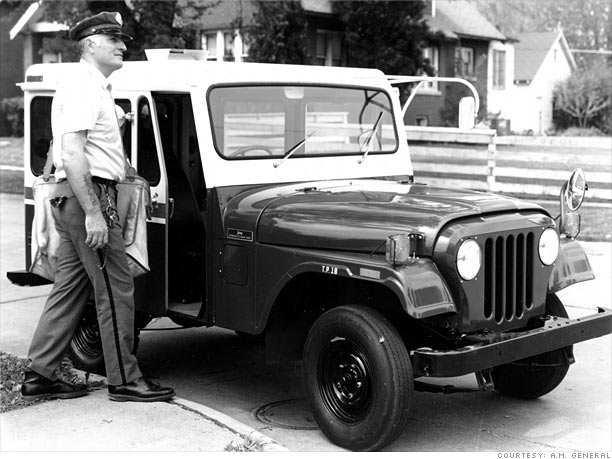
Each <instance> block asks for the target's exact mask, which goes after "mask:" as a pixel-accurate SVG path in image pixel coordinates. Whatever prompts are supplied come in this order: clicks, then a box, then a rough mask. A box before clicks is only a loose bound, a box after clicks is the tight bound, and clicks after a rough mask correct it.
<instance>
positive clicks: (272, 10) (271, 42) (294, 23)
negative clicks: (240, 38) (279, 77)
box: [247, 0, 308, 64]
mask: <svg viewBox="0 0 612 459" xmlns="http://www.w3.org/2000/svg"><path fill="white" fill-rule="evenodd" d="M306 27H307V22H306V15H305V13H304V8H302V4H301V2H299V1H281V2H276V1H265V0H264V1H257V10H256V13H255V14H254V17H253V25H252V26H251V27H249V28H248V30H247V43H248V45H249V60H252V61H255V62H267V63H277V64H308V53H307V41H306Z"/></svg>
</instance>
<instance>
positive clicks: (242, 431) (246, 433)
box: [72, 369, 290, 452]
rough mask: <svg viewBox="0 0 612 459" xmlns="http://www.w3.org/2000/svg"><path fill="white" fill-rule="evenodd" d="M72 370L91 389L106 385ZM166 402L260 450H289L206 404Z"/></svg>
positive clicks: (103, 380)
mask: <svg viewBox="0 0 612 459" xmlns="http://www.w3.org/2000/svg"><path fill="white" fill-rule="evenodd" d="M72 371H73V372H75V373H76V374H78V375H79V376H80V377H81V378H83V379H85V380H86V381H87V384H88V386H90V387H91V388H92V389H93V390H98V389H103V388H106V387H107V382H106V378H105V377H104V376H99V375H96V374H93V373H89V374H88V375H87V376H85V372H83V371H82V370H77V369H72ZM166 403H169V404H171V405H176V406H178V407H179V408H181V409H183V410H186V411H190V412H191V413H195V414H197V415H199V416H201V417H203V418H205V419H206V420H208V421H210V422H212V423H214V424H216V425H217V426H219V427H222V428H224V429H227V430H229V431H230V432H232V433H234V434H236V435H238V436H240V437H241V438H242V439H243V440H247V439H249V440H252V441H254V442H256V443H258V444H259V445H260V447H261V449H262V452H281V451H285V452H289V451H290V450H289V449H287V448H286V447H285V446H283V445H281V444H280V443H278V442H277V441H275V440H273V439H272V438H270V437H268V436H266V435H264V434H262V433H261V432H259V431H258V430H256V429H253V428H252V427H249V426H247V425H246V424H243V423H242V422H240V421H237V420H236V419H234V418H232V417H230V416H228V415H226V414H223V413H221V412H220V411H217V410H214V409H212V408H210V407H208V406H205V405H201V404H200V403H196V402H192V401H190V400H185V399H184V398H180V397H176V396H175V397H173V398H172V399H170V400H168V401H167V402H166Z"/></svg>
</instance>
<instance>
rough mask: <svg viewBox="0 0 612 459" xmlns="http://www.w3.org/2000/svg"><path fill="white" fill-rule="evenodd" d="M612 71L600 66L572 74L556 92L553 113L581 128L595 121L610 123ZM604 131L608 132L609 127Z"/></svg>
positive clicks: (602, 65) (603, 65)
mask: <svg viewBox="0 0 612 459" xmlns="http://www.w3.org/2000/svg"><path fill="white" fill-rule="evenodd" d="M611 70H612V69H611V68H610V67H609V66H607V65H605V64H599V65H596V66H594V67H592V68H588V69H583V70H579V71H577V72H575V73H574V74H573V75H572V76H570V77H569V78H568V79H567V80H566V81H564V82H563V83H560V84H559V85H557V87H556V88H555V96H554V97H555V109H557V110H560V111H562V112H564V113H566V114H567V115H569V116H570V117H572V118H573V119H574V120H575V121H576V122H577V124H578V126H579V127H581V128H586V127H587V126H591V125H593V121H594V120H604V122H605V120H607V121H608V122H609V120H610V110H611V109H612V80H610V71H611ZM602 127H604V126H602ZM604 129H605V127H604ZM607 130H608V132H609V130H610V127H609V126H607Z"/></svg>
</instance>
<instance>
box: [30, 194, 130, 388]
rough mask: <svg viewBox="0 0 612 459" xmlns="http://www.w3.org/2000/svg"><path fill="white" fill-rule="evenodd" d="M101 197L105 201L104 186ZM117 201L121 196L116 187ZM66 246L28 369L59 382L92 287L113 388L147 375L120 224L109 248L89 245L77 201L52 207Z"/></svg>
mask: <svg viewBox="0 0 612 459" xmlns="http://www.w3.org/2000/svg"><path fill="white" fill-rule="evenodd" d="M94 187H95V188H97V189H98V190H99V198H100V201H101V202H104V193H102V187H101V186H99V185H94ZM109 193H110V194H112V198H113V200H114V199H116V192H115V191H114V190H113V189H112V188H111V189H109ZM53 216H54V218H55V222H56V227H57V230H58V232H59V234H60V238H61V242H60V248H59V257H58V263H57V271H56V272H55V281H54V284H53V288H52V290H51V293H50V295H49V298H48V299H47V303H46V304H45V307H44V309H43V312H42V315H41V317H40V320H39V323H38V326H37V328H36V331H35V332H34V337H33V338H32V343H31V345H30V350H29V353H28V358H29V359H30V364H29V368H30V369H31V370H33V371H35V372H36V373H38V374H41V375H42V376H44V377H46V378H48V379H51V380H55V379H57V376H56V375H55V370H56V369H57V368H58V367H59V365H60V363H61V360H62V358H63V357H64V355H65V353H66V351H67V349H68V346H69V344H70V340H71V339H72V336H73V335H74V332H75V330H76V328H77V327H78V324H79V321H80V319H81V317H82V315H83V312H84V310H85V306H86V304H87V300H88V298H89V296H90V294H91V289H92V287H93V291H94V296H95V301H96V310H97V316H98V324H99V326H100V336H101V340H102V348H103V351H104V362H105V365H106V376H107V380H108V384H110V385H121V384H127V383H129V382H132V381H134V380H135V379H137V378H139V377H141V376H142V373H141V372H140V369H139V368H138V362H137V360H136V357H135V356H134V355H132V350H133V347H134V283H133V279H132V277H131V275H130V272H129V269H128V265H127V258H126V255H125V246H124V242H123V238H122V235H121V229H120V227H119V226H118V225H116V226H115V227H114V228H111V229H109V241H108V244H107V245H106V247H105V248H103V249H100V250H99V251H95V250H93V249H91V248H90V247H88V246H87V245H86V244H85V239H86V236H87V233H86V231H85V213H84V212H83V210H82V208H81V205H80V204H79V202H78V201H77V199H76V197H70V198H68V199H66V200H65V201H64V202H63V203H62V204H61V206H59V207H58V208H53Z"/></svg>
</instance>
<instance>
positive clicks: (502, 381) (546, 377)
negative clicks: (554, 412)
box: [492, 294, 573, 399]
mask: <svg viewBox="0 0 612 459" xmlns="http://www.w3.org/2000/svg"><path fill="white" fill-rule="evenodd" d="M546 313H547V314H549V315H552V316H557V317H568V315H567V311H566V310H565V307H564V306H563V303H561V300H559V298H558V297H557V295H555V294H550V295H548V297H547V298H546ZM572 355H573V346H567V347H564V348H561V349H556V350H554V351H550V352H545V353H544V354H539V355H535V356H533V357H529V358H527V359H523V360H518V361H516V362H512V363H508V364H505V365H500V366H498V367H495V368H493V371H492V378H493V385H494V387H495V390H496V391H497V392H499V393H500V394H503V395H508V396H511V397H516V398H522V399H535V398H538V397H541V396H543V395H545V394H547V393H549V392H550V391H552V390H553V389H555V388H556V387H557V386H558V385H559V384H561V381H563V378H565V375H566V374H567V371H568V370H569V365H570V360H571V358H572Z"/></svg>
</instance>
